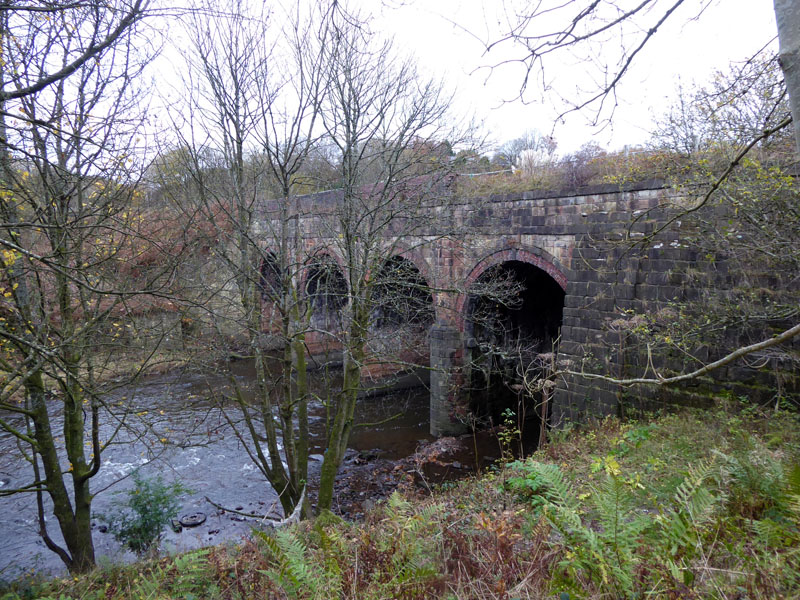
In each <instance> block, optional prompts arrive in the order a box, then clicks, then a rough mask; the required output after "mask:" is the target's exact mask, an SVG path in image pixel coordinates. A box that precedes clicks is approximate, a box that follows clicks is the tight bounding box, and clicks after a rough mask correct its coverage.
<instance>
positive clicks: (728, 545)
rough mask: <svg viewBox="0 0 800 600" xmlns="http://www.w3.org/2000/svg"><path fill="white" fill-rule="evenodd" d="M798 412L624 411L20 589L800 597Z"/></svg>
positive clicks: (82, 594) (22, 593)
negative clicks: (270, 525) (311, 509)
mask: <svg viewBox="0 0 800 600" xmlns="http://www.w3.org/2000/svg"><path fill="white" fill-rule="evenodd" d="M798 425H800V421H799V420H798V415H797V414H796V413H790V412H783V411H778V412H775V411H762V410H761V409H758V408H756V407H752V406H749V405H746V404H737V405H735V406H732V405H726V406H720V407H718V408H717V409H714V410H711V411H698V410H687V409H681V410H680V411H679V412H675V413H670V414H662V415H653V416H651V417H648V418H647V419H642V420H627V421H620V420H617V419H606V420H603V421H599V422H595V423H592V424H589V425H585V426H582V427H572V428H569V429H566V430H563V431H558V432H554V434H553V435H552V439H551V441H550V443H549V445H548V446H547V447H546V448H545V449H544V450H542V451H540V452H538V453H537V454H536V455H535V456H533V457H530V458H529V459H527V460H525V461H521V462H516V463H511V464H508V465H503V466H500V467H498V468H497V469H496V470H494V471H492V472H489V473H487V474H484V475H483V476H482V477H480V478H473V479H469V480H464V481H461V482H458V483H457V484H450V485H448V486H446V489H445V487H443V488H442V489H440V490H435V491H434V493H433V494H432V495H431V496H427V497H413V498H412V497H402V496H400V495H398V494H396V495H394V496H393V497H392V498H391V499H389V500H388V501H387V502H386V503H384V504H383V505H381V506H379V507H377V508H376V509H375V510H374V511H372V512H371V513H370V514H368V516H367V517H366V519H365V520H364V521H363V522H358V523H347V522H344V521H340V520H336V519H329V520H327V521H326V522H325V523H324V524H323V523H322V522H317V523H303V524H301V525H300V526H297V527H296V528H294V529H292V530H290V531H286V532H281V533H279V534H278V535H276V536H267V535H262V534H257V535H254V536H253V539H251V540H249V541H245V542H244V543H242V544H241V545H238V546H220V547H215V548H210V549H205V550H202V551H198V552H193V553H189V554H184V555H181V556H175V557H166V558H162V559H160V560H153V561H149V562H143V563H139V564H137V565H134V566H124V567H123V566H118V567H108V568H105V569H98V570H97V571H96V572H94V573H91V574H89V575H86V576H84V577H79V578H77V579H71V578H68V579H60V580H49V581H27V582H23V581H20V582H16V583H15V584H14V585H13V587H12V588H11V589H8V590H7V595H6V596H3V598H4V599H14V600H16V599H18V598H34V597H49V598H57V599H63V600H67V599H70V598H74V599H86V600H90V599H95V598H96V599H100V598H108V599H114V598H154V599H155V598H175V597H181V598H304V599H305V598H352V599H356V598H358V599H369V598H375V599H378V598H406V599H416V598H452V599H461V598H493V599H495V598H496V599H508V600H511V599H513V598H520V599H522V598H562V599H563V598H570V599H574V598H598V599H599V598H719V599H733V598H753V599H755V598H765V599H766V598H796V597H800V578H799V577H798V573H799V572H800V427H798Z"/></svg>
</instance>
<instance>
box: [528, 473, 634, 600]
mask: <svg viewBox="0 0 800 600" xmlns="http://www.w3.org/2000/svg"><path fill="white" fill-rule="evenodd" d="M527 468H529V469H530V470H531V472H532V473H533V474H534V475H535V477H536V478H537V480H538V481H540V482H541V484H542V490H543V491H542V493H543V495H544V497H545V498H546V500H547V502H548V504H546V505H545V507H544V513H545V515H546V517H547V519H548V521H549V522H550V523H551V525H552V526H553V527H554V528H555V530H556V531H558V533H560V534H561V535H562V536H563V538H564V540H563V542H561V543H562V544H563V545H564V546H565V547H566V548H568V552H567V554H566V559H565V560H564V561H562V562H561V563H560V567H561V568H562V569H563V570H564V571H565V572H566V573H567V574H569V575H570V576H571V577H570V579H571V580H572V581H579V580H580V579H581V578H582V577H583V576H588V577H589V578H590V579H591V580H592V581H593V582H594V583H595V584H596V585H597V586H598V587H599V588H600V589H601V590H606V591H607V592H609V593H613V594H614V595H615V596H616V597H633V596H634V595H635V589H634V588H635V585H634V583H635V582H634V575H633V574H634V569H635V567H636V565H637V564H638V562H639V558H638V554H637V552H636V551H637V549H638V547H639V546H640V544H641V542H640V538H641V535H642V532H643V531H644V530H645V529H646V528H647V526H648V521H647V520H646V519H645V518H643V517H640V516H637V517H634V518H630V516H629V515H630V514H631V508H632V504H633V498H632V494H631V493H630V490H629V489H628V485H627V484H626V483H625V482H624V481H623V480H622V478H621V477H619V476H616V475H613V474H611V473H607V476H606V480H605V482H604V483H603V484H602V485H601V486H600V487H599V488H598V489H596V490H594V492H593V494H592V497H593V503H594V509H595V514H596V517H597V527H596V528H595V527H592V526H591V524H584V522H583V519H582V518H581V515H580V513H579V501H578V499H577V498H576V497H575V495H574V494H573V492H572V490H571V487H570V485H569V483H568V482H567V480H566V478H565V477H564V474H563V473H562V472H561V470H560V469H559V467H558V466H557V465H552V464H543V463H537V462H530V463H528V464H527Z"/></svg>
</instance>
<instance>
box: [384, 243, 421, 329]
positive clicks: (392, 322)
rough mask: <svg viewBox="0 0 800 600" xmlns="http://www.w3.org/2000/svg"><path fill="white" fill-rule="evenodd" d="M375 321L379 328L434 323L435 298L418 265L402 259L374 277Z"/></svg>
mask: <svg viewBox="0 0 800 600" xmlns="http://www.w3.org/2000/svg"><path fill="white" fill-rule="evenodd" d="M372 301H373V309H372V314H373V319H372V322H373V324H374V327H375V328H377V329H396V328H399V327H403V326H416V327H418V328H426V329H427V328H428V327H430V326H431V325H432V324H433V320H434V309H433V295H432V294H431V290H430V287H429V286H428V282H427V281H425V278H424V277H423V276H422V273H420V271H419V269H418V268H417V266H416V265H415V264H414V263H413V262H411V261H410V260H408V259H407V258H403V257H402V256H394V257H392V258H390V259H389V260H387V261H386V262H385V263H384V264H383V266H382V267H381V269H380V271H378V273H377V275H376V277H375V288H374V292H373V297H372Z"/></svg>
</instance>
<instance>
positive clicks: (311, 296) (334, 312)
mask: <svg viewBox="0 0 800 600" xmlns="http://www.w3.org/2000/svg"><path fill="white" fill-rule="evenodd" d="M306 298H308V302H309V304H310V305H311V306H310V308H311V325H312V326H313V327H316V328H319V329H323V330H326V331H333V330H336V329H338V328H340V327H341V311H342V309H343V308H344V307H345V305H346V304H347V280H346V279H345V277H344V274H343V273H342V270H341V269H340V268H339V265H337V264H336V261H334V260H333V259H332V258H330V257H328V256H324V257H320V258H318V259H316V260H315V261H314V262H313V263H312V264H311V265H310V266H309V270H308V277H307V279H306Z"/></svg>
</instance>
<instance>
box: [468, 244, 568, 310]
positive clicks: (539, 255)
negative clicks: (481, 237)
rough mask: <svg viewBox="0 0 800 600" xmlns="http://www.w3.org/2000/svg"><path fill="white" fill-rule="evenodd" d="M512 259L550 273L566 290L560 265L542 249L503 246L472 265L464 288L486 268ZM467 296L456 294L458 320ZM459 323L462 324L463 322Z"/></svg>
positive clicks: (469, 285)
mask: <svg viewBox="0 0 800 600" xmlns="http://www.w3.org/2000/svg"><path fill="white" fill-rule="evenodd" d="M512 260H516V261H519V262H524V263H528V264H531V265H533V266H535V267H538V268H540V269H541V270H542V271H544V272H545V273H547V274H548V275H550V277H552V278H553V280H554V281H555V282H556V283H557V284H558V285H559V286H560V287H561V289H562V290H564V291H565V292H566V291H567V276H566V275H565V274H564V271H563V270H562V269H561V267H560V266H557V261H556V260H555V258H553V257H552V256H550V254H548V253H547V252H545V251H544V250H539V249H537V250H535V251H534V250H528V249H525V248H504V249H502V250H497V251H495V252H493V253H492V254H490V255H489V256H487V257H486V258H484V259H483V260H482V261H480V262H479V263H478V264H477V265H475V267H473V269H472V270H471V271H470V272H469V275H467V276H466V278H465V279H464V290H469V288H470V287H471V286H472V284H473V283H475V282H476V281H477V280H478V278H479V277H480V276H481V275H483V274H484V273H485V272H486V270H487V269H489V268H491V267H494V266H495V265H499V264H502V263H505V262H509V261H512ZM468 298H469V292H467V291H463V292H461V293H460V294H459V295H458V300H456V314H457V315H458V316H459V321H462V320H463V319H464V317H465V315H464V308H465V307H466V304H467V299H468ZM460 324H462V325H463V323H460Z"/></svg>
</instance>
